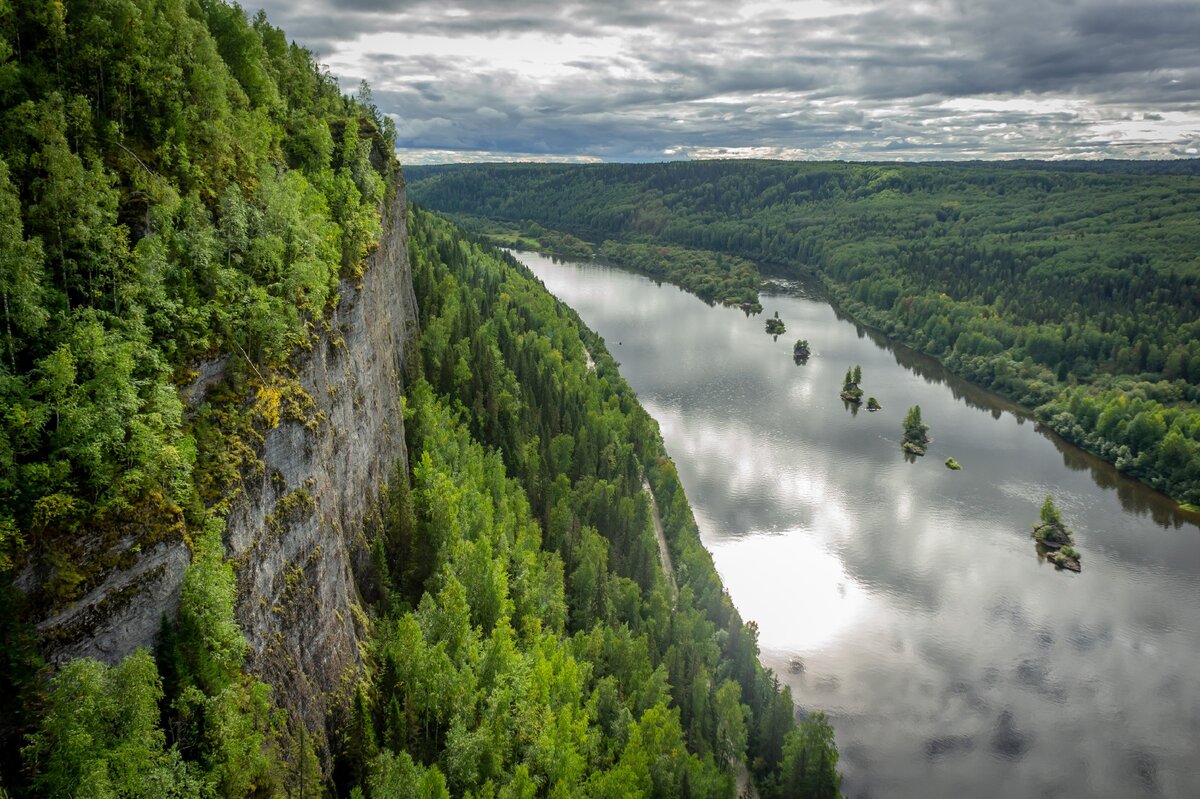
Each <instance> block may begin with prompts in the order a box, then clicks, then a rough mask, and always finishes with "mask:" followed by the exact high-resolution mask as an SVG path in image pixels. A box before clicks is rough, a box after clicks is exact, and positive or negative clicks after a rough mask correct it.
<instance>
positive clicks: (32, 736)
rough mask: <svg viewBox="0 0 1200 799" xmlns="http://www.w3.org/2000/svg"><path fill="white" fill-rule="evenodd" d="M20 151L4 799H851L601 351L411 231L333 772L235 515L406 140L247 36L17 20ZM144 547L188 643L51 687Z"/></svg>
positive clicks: (176, 635)
mask: <svg viewBox="0 0 1200 799" xmlns="http://www.w3.org/2000/svg"><path fill="white" fill-rule="evenodd" d="M0 117H2V118H3V125H2V128H0V129H2V131H3V132H2V133H0V270H2V272H0V299H2V301H3V313H4V332H3V335H4V352H3V357H2V358H0V410H2V414H0V416H2V422H0V575H2V577H3V582H4V585H3V591H2V594H0V652H2V656H0V690H3V693H4V695H5V702H4V703H3V709H2V710H0V753H2V754H0V795H3V794H7V795H9V796H13V797H40V796H46V797H67V796H95V797H168V796H178V797H193V796H195V797H214V796H227V797H244V796H294V797H312V796H322V795H338V796H358V797H366V799H385V798H390V797H441V796H455V797H458V796H471V797H479V798H480V799H482V797H535V796H556V797H563V796H596V797H614V796H657V797H675V796H714V797H732V796H734V795H735V792H736V791H737V787H738V784H739V780H743V781H744V780H745V779H753V780H754V782H755V783H756V785H757V788H758V792H759V794H760V795H761V796H764V797H776V796H778V797H784V796H788V797H792V796H812V797H833V796H837V795H838V786H839V781H840V777H839V776H838V772H837V757H838V755H837V750H836V748H835V746H834V744H833V733H832V729H831V727H830V725H829V724H828V722H827V721H825V719H824V717H823V716H822V715H821V714H820V713H811V714H809V715H807V716H806V717H805V718H804V719H803V720H802V721H801V722H800V723H799V724H798V725H797V723H796V713H795V709H794V707H793V703H792V699H791V696H790V694H789V692H788V691H787V690H786V689H784V690H781V689H780V686H779V683H778V681H777V680H776V679H775V677H774V676H773V675H772V674H771V673H770V672H768V671H765V670H764V669H763V668H762V666H761V665H760V664H759V661H758V657H757V654H758V649H757V641H756V631H755V627H754V625H753V624H750V623H745V622H743V620H742V619H741V618H740V617H739V616H738V614H737V612H736V611H735V610H734V608H733V605H732V603H731V602H730V600H729V597H728V595H727V594H726V593H725V592H724V590H723V588H722V586H721V583H720V580H719V579H718V577H717V574H716V572H715V570H714V568H713V564H712V560H711V558H710V557H709V555H708V553H707V551H706V550H705V549H704V548H703V546H702V545H701V543H700V539H699V534H698V531H697V529H696V525H695V522H694V520H693V518H692V514H691V511H690V509H689V507H688V503H687V499H686V498H685V496H684V493H683V489H682V487H681V485H680V483H679V480H678V478H677V475H676V472H675V469H674V467H673V465H672V463H671V461H670V459H669V458H668V457H667V455H666V453H665V451H664V450H663V447H662V442H661V440H660V438H659V435H658V432H657V427H656V425H655V423H654V421H653V420H652V419H650V418H649V417H648V416H647V415H646V413H645V412H644V411H643V410H642V408H641V407H640V406H639V405H638V403H637V400H636V398H635V397H634V396H633V393H632V391H631V390H630V389H629V387H628V386H627V385H626V383H625V382H624V380H623V379H622V378H621V377H620V375H619V374H618V372H617V369H616V364H615V363H614V362H613V361H612V359H611V358H610V357H609V356H608V354H607V352H606V350H605V348H604V344H603V342H602V341H600V340H599V339H598V338H597V337H596V336H595V335H594V334H592V333H591V332H590V331H588V330H587V329H586V328H585V327H584V326H583V324H582V323H581V322H580V321H579V319H578V318H577V317H576V316H575V314H574V313H573V312H572V311H570V310H569V309H568V308H566V307H565V306H563V305H561V304H560V303H558V302H557V301H555V300H554V299H553V298H552V297H551V296H550V295H549V294H548V293H547V292H546V291H545V289H544V288H543V287H542V286H541V284H540V283H538V282H537V281H536V280H535V279H534V278H532V276H531V275H530V274H529V273H528V272H527V271H526V270H525V269H524V268H523V267H521V266H520V265H519V264H517V263H516V262H515V261H513V260H512V259H510V258H508V257H506V256H504V255H502V254H501V253H499V252H497V251H494V250H490V249H488V248H485V247H481V246H480V245H478V244H474V243H471V242H469V241H467V240H466V239H464V238H463V237H462V236H461V235H460V234H459V233H458V232H457V231H456V230H455V228H454V227H453V226H452V225H451V224H450V223H448V222H446V221H445V220H443V219H440V218H438V217H436V216H433V215H432V214H428V213H425V212H422V211H419V210H415V209H414V210H412V211H411V213H410V219H409V230H410V240H409V258H410V262H411V265H412V272H413V283H414V287H415V291H416V295H417V300H418V304H419V307H420V320H419V321H420V327H421V329H422V331H423V332H422V333H421V336H420V341H419V357H418V358H417V361H418V363H417V365H416V366H415V367H414V374H413V375H410V376H409V380H408V386H407V389H408V391H407V402H406V405H405V409H404V411H403V423H404V426H405V431H406V441H407V448H408V457H407V458H406V459H403V460H401V461H399V462H397V464H396V465H395V468H394V470H393V472H392V473H391V474H390V475H385V476H381V477H386V482H387V490H386V494H385V498H384V501H383V503H382V510H381V513H380V515H381V518H380V523H379V525H378V528H377V535H375V536H374V537H373V538H372V540H370V541H369V542H367V545H366V550H367V551H368V552H369V557H370V561H371V563H370V564H369V568H368V569H367V572H369V573H370V574H371V575H372V579H371V580H370V581H369V583H365V584H363V585H361V586H360V590H361V598H362V601H363V608H362V613H363V617H362V618H361V619H356V624H358V625H359V626H360V628H361V629H363V630H366V631H367V632H368V633H369V634H368V635H366V636H365V637H364V638H363V639H362V652H360V653H359V655H360V657H361V661H362V664H363V667H362V669H361V670H360V671H359V672H358V673H354V674H348V675H344V679H345V683H346V684H345V686H344V694H345V697H346V704H345V708H344V712H342V713H340V714H339V716H338V718H337V719H331V721H330V724H331V725H332V726H331V729H329V730H328V733H329V735H328V738H327V740H328V741H329V748H328V749H326V748H324V747H323V746H322V745H321V744H320V743H317V741H321V740H326V736H325V735H323V734H321V735H317V734H316V731H315V730H311V729H308V728H306V726H305V724H304V723H303V722H298V721H297V719H296V718H293V717H291V716H290V715H289V712H288V711H287V709H286V704H287V703H286V702H283V701H282V698H281V697H280V696H279V695H278V693H277V692H276V687H275V686H273V685H271V684H268V683H267V682H265V681H264V680H263V679H261V678H260V677H258V676H256V675H255V674H253V673H251V671H250V670H249V669H248V668H247V654H248V644H247V640H246V636H245V633H244V631H243V630H242V629H240V628H239V625H238V621H237V618H236V615H235V606H236V604H237V602H238V591H239V588H238V585H237V573H236V571H235V564H233V563H231V562H230V561H229V560H228V559H227V557H226V548H225V544H224V537H223V535H224V533H225V516H226V514H227V513H228V511H229V507H230V503H231V501H233V498H234V497H236V496H237V494H238V492H239V490H240V486H241V485H242V482H243V478H244V476H245V475H246V474H248V473H252V472H253V471H254V470H255V468H261V464H258V457H259V452H260V449H261V447H262V444H263V440H264V436H265V435H266V433H267V431H269V430H271V429H273V428H275V427H277V426H278V425H280V424H281V423H284V424H286V423H306V424H314V425H315V424H320V423H321V419H319V418H318V417H317V416H313V411H312V407H311V398H309V397H306V396H305V391H304V389H303V388H302V387H301V386H300V385H299V383H298V382H297V381H296V379H295V374H296V368H297V365H298V364H300V363H302V362H304V360H305V359H306V358H309V357H312V352H313V349H314V347H318V346H322V341H324V339H323V337H327V336H330V335H332V333H331V331H330V330H329V328H328V324H327V321H328V319H329V318H330V314H331V312H332V310H333V309H335V308H336V307H337V305H338V302H339V294H338V292H339V286H344V285H346V282H345V281H349V282H350V283H351V284H352V283H353V282H354V281H356V280H358V279H360V278H361V277H362V274H363V269H364V268H366V267H365V264H366V262H365V260H364V259H365V258H366V256H368V255H369V254H370V253H372V252H373V251H374V250H375V249H376V248H377V247H378V246H379V245H380V237H381V235H382V225H381V208H383V207H386V206H387V204H388V203H389V202H390V200H391V199H392V198H394V197H395V196H396V195H395V192H396V191H398V190H399V188H400V187H401V178H400V175H399V167H398V165H397V164H396V162H395V160H394V158H393V156H392V148H393V143H394V137H395V128H394V125H393V123H392V121H391V120H390V119H389V118H387V117H386V116H384V115H382V114H381V113H380V112H379V110H378V109H377V108H376V107H375V105H374V103H373V101H372V98H371V94H370V90H369V88H368V87H366V86H365V85H363V86H361V87H359V88H358V89H357V91H356V92H355V93H353V94H351V95H346V94H343V92H342V90H341V88H340V87H339V86H338V85H337V83H336V81H335V80H334V79H333V78H332V77H331V76H330V75H329V74H328V73H327V72H325V71H324V70H323V68H322V67H321V66H320V64H319V63H318V62H317V61H316V59H315V57H314V56H313V54H312V53H310V52H308V51H307V50H305V49H303V48H301V47H299V46H297V45H296V44H294V43H293V44H289V43H288V40H287V37H286V36H285V34H284V32H283V31H281V30H279V29H277V28H275V27H273V26H272V25H271V24H270V23H269V22H268V21H267V20H266V18H265V17H264V16H263V15H261V14H259V15H257V16H254V17H248V16H247V15H246V14H245V12H243V11H242V9H241V8H239V7H238V6H236V5H229V4H226V3H224V2H221V1H220V0H109V1H107V2H103V3H94V2H82V0H80V1H78V2H76V1H73V0H67V2H61V3H60V2H54V3H40V2H38V3H34V2H10V0H0ZM750 279H751V280H753V277H752V276H751V278H750ZM219 356H221V357H227V358H228V366H227V368H226V370H225V373H224V375H223V377H222V379H221V381H220V382H219V384H218V385H216V386H214V387H213V388H210V389H209V390H208V391H207V393H206V394H205V395H204V398H203V401H202V402H200V403H199V404H198V405H196V406H195V407H193V408H185V404H184V402H183V401H182V400H181V397H180V394H181V389H182V388H183V387H184V386H186V385H189V384H191V383H192V382H193V381H194V380H195V379H196V377H197V375H196V371H195V366H196V364H198V363H200V362H202V361H205V360H207V359H212V358H216V357H219ZM310 416H312V418H309V417H310ZM395 421H396V424H399V423H400V422H401V420H400V419H397V420H395ZM406 462H407V465H406ZM256 464H258V465H257V467H256ZM293 496H295V497H299V498H298V499H296V500H295V501H296V502H297V503H300V504H302V503H303V497H301V496H300V495H299V494H298V493H297V494H295V495H293ZM656 514H658V515H659V516H661V523H662V527H663V530H664V537H665V540H666V542H667V550H668V551H667V552H665V553H660V552H659V551H658V547H657V544H656V538H655V533H654V518H655V515H656ZM117 540H119V541H121V542H122V547H123V548H122V549H121V550H120V551H121V552H122V553H123V554H121V556H120V557H122V558H129V559H134V560H136V558H137V556H138V553H139V552H141V550H142V548H143V547H146V548H149V547H152V546H155V545H156V544H157V543H159V542H162V541H164V540H175V541H182V542H183V543H184V544H186V546H187V548H188V551H189V553H190V565H188V566H187V571H186V574H185V576H184V578H183V583H182V591H181V599H180V604H179V611H178V613H177V614H176V615H175V616H174V617H167V616H164V617H163V622H162V628H161V631H160V632H159V635H158V636H157V640H156V644H155V646H154V647H153V648H152V649H139V650H138V651H136V652H135V653H134V654H132V655H130V656H128V657H126V658H124V659H122V660H120V661H118V662H115V663H111V664H105V663H102V662H100V661H97V660H93V659H90V658H78V659H74V660H70V661H67V662H64V663H58V664H56V665H51V664H49V663H47V662H46V661H45V660H43V656H42V652H43V648H44V644H45V643H46V642H45V641H43V640H40V639H39V635H40V633H39V630H38V629H37V628H36V627H35V626H34V625H33V623H32V621H31V619H33V618H35V617H36V618H44V617H46V616H48V615H49V614H51V613H53V612H54V611H56V610H58V609H61V608H67V607H70V606H71V604H72V603H73V602H75V601H76V600H78V599H79V598H80V597H82V596H83V595H85V594H86V593H87V592H88V591H90V590H92V589H93V588H94V587H95V586H96V585H97V583H98V581H99V579H100V573H101V572H102V571H103V570H105V569H108V568H112V567H113V566H114V564H113V563H103V562H97V558H96V552H97V551H111V550H112V548H111V546H108V545H107V544H105V546H107V547H108V548H107V549H106V548H104V547H102V544H104V543H105V542H108V544H111V542H113V541H117ZM667 563H671V564H673V568H670V569H666V567H665V564H667ZM19 575H24V577H22V578H21V584H20V585H17V584H16V580H17V577H18V576H19ZM30 575H32V576H30ZM301 578H302V574H300V575H297V576H296V577H295V579H301ZM289 579H291V578H290V577H289Z"/></svg>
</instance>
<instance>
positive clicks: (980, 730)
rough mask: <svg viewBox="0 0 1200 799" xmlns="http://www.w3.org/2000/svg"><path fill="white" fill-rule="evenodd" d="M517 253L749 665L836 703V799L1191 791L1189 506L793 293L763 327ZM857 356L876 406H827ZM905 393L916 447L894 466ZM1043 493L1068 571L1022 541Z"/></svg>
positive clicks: (815, 299)
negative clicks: (636, 402)
mask: <svg viewBox="0 0 1200 799" xmlns="http://www.w3.org/2000/svg"><path fill="white" fill-rule="evenodd" d="M518 257H519V258H520V259H521V260H522V261H523V262H524V263H526V264H527V265H529V266H530V268H532V269H533V271H534V272H535V273H536V274H537V275H538V276H539V277H540V278H541V279H542V280H543V281H544V282H545V283H546V285H547V286H548V287H549V289H550V290H551V291H552V292H554V294H556V295H557V296H558V297H560V298H561V299H562V300H563V301H565V302H566V303H568V304H569V305H571V306H572V307H574V308H575V309H576V310H577V311H578V312H579V313H580V315H581V316H582V317H583V319H584V321H585V322H586V323H587V324H588V325H589V326H590V327H592V328H593V329H594V330H596V331H597V332H598V333H599V334H600V335H602V336H603V337H604V338H605V341H606V343H607V345H608V349H609V350H610V351H611V352H612V354H613V356H614V357H615V358H616V359H617V360H618V361H619V362H620V364H621V371H622V373H623V374H624V376H625V377H626V379H627V380H628V381H629V383H630V384H631V385H632V386H633V388H634V389H635V390H636V391H637V394H638V397H639V398H640V400H641V402H642V404H643V405H644V406H645V407H646V410H647V411H649V412H650V413H651V414H652V415H653V416H654V417H655V418H656V419H657V420H658V421H659V424H660V426H661V428H662V433H663V438H664V439H665V441H666V445H667V449H668V451H669V452H670V453H671V456H672V457H673V458H674V460H675V462H676V464H677V466H678V468H679V474H680V477H681V479H682V481H683V484H684V488H685V489H686V491H687V493H688V498H689V499H690V500H691V503H692V507H693V508H694V510H695V513H696V520H697V522H698V523H699V526H700V530H701V533H702V535H703V539H704V543H705V545H706V546H708V548H709V549H710V550H711V551H712V553H713V557H714V559H715V561H716V565H717V569H718V571H719V572H720V574H721V577H722V579H723V580H724V581H725V585H726V586H727V588H728V589H729V591H730V593H731V595H732V597H733V600H734V603H735V604H736V605H737V607H738V609H739V610H740V611H741V613H742V615H743V616H744V617H746V618H748V619H753V620H755V621H756V622H757V623H758V625H759V628H760V644H761V648H762V653H763V661H764V662H765V663H766V664H767V665H769V666H771V667H773V668H775V670H776V671H777V672H778V673H779V675H780V677H781V679H783V680H784V681H786V682H787V683H788V684H789V685H790V686H791V688H792V691H793V695H794V697H795V699H796V702H797V704H798V705H799V706H800V707H801V708H802V709H806V710H807V709H824V710H826V711H827V712H828V713H829V715H830V716H831V718H832V720H833V724H834V728H835V730H836V733H837V740H838V744H839V747H840V750H841V754H842V760H841V763H840V765H841V767H842V770H843V772H844V774H845V783H844V786H843V787H844V792H845V794H846V795H847V796H848V797H868V796H870V797H926V796H932V797H952V796H972V797H1012V796H1021V797H1040V796H1046V797H1054V796H1064V797H1122V798H1124V797H1152V796H1168V797H1185V796H1200V759H1198V751H1197V745H1198V743H1200V668H1198V667H1197V664H1198V663H1200V591H1198V590H1197V589H1198V588H1200V579H1198V577H1197V572H1198V571H1200V568H1198V567H1200V527H1198V526H1197V519H1198V518H1200V517H1197V516H1195V515H1188V514H1182V513H1180V512H1179V511H1177V510H1176V509H1175V507H1174V505H1173V504H1172V503H1171V502H1170V501H1169V500H1167V499H1166V498H1165V497H1163V496H1162V495H1161V494H1158V493H1156V492H1153V491H1150V490H1149V489H1146V488H1145V487H1143V486H1141V485H1140V484H1138V483H1136V482H1134V481H1131V480H1128V479H1125V478H1123V477H1121V476H1120V475H1119V474H1117V473H1116V472H1115V471H1114V470H1113V469H1112V468H1111V467H1109V466H1107V465H1106V464H1104V463H1102V462H1100V461H1098V460H1096V459H1094V458H1091V457H1090V456H1088V455H1087V454H1086V453H1083V452H1081V451H1079V450H1077V449H1075V448H1073V447H1070V446H1069V445H1066V444H1063V443H1062V442H1060V441H1058V440H1056V439H1055V438H1054V437H1053V436H1051V435H1048V434H1046V433H1044V432H1042V431H1040V430H1039V429H1037V425H1036V424H1035V423H1034V422H1033V421H1032V420H1030V419H1027V418H1025V417H1024V416H1023V415H1022V414H1021V413H1020V411H1019V409H1016V408H1014V407H1013V406H1011V405H1010V404H1007V403H1005V402H1003V401H1002V400H1000V399H998V398H996V397H994V396H993V395H990V394H988V393H987V392H984V391H982V390H980V389H978V388H975V387H973V386H970V385H969V384H966V383H964V382H963V381H960V380H957V379H955V378H953V377H952V376H950V375H948V374H947V373H946V372H945V371H944V370H943V369H942V368H941V367H940V366H939V365H938V364H937V363H936V362H934V361H932V360H930V359H927V358H923V357H921V356H919V355H917V354H915V353H912V352H910V351H907V350H904V349H902V348H893V347H891V346H889V345H888V344H887V342H886V341H884V340H883V339H882V338H880V337H878V336H874V335H872V334H870V333H869V332H867V331H865V330H863V329H862V328H860V327H858V326H856V325H855V324H853V323H852V322H850V321H849V320H846V319H844V318H839V316H838V315H837V314H836V313H835V311H834V310H833V308H831V307H830V306H829V304H827V303H826V302H824V301H823V300H822V299H821V298H820V297H819V295H818V294H816V293H814V292H810V291H807V290H806V289H805V288H804V287H802V286H792V287H789V288H787V289H784V290H781V291H779V292H777V293H764V295H763V297H762V302H763V305H764V307H765V309H766V313H767V314H773V313H774V312H775V311H778V312H779V315H780V317H781V318H782V319H783V320H784V321H785V323H786V324H787V328H788V332H787V335H785V336H781V337H780V338H779V339H778V340H773V339H772V337H771V336H769V335H767V334H766V333H764V332H763V321H764V317H763V316H757V317H747V316H746V315H745V314H744V313H742V312H741V311H740V310H737V309H732V308H723V307H719V306H718V307H712V306H708V305H706V304H705V303H703V302H701V301H700V300H698V299H696V298H695V297H693V296H691V295H689V294H686V293H684V292H683V291H681V290H679V289H677V288H675V287H673V286H670V285H659V284H656V283H655V282H654V281H652V280H650V279H649V278H645V277H642V276H639V275H635V274H631V273H628V272H624V271H621V270H618V269H615V268H611V267H607V266H600V265H595V264H575V263H555V262H553V261H551V260H550V259H547V258H543V257H541V256H537V255H533V254H529V253H519V254H518ZM800 337H802V338H806V339H808V340H809V343H810V346H811V347H812V350H813V354H812V357H811V358H810V359H809V360H808V362H807V363H806V364H804V365H797V364H795V363H794V362H793V360H792V357H791V351H792V344H793V342H794V341H795V339H796V338H800ZM855 364H859V365H861V366H862V371H863V382H862V387H863V389H864V391H865V392H866V395H867V396H875V397H877V398H878V399H879V401H880V403H881V404H882V405H883V410H882V411H880V412H878V413H868V412H867V411H865V410H859V411H857V413H855V412H854V411H853V410H852V409H848V408H847V406H846V404H845V403H843V402H842V401H841V400H840V399H839V398H838V392H839V390H840V388H841V382H842V377H843V376H844V374H845V372H846V368H847V367H848V366H853V365H855ZM916 404H919V405H920V406H921V410H922V415H923V417H924V420H925V422H926V423H927V424H929V425H930V427H931V435H932V437H933V439H934V441H933V444H932V446H931V447H930V450H929V454H928V456H926V457H925V458H918V459H915V460H912V459H910V460H906V459H905V457H904V455H903V454H902V453H901V451H900V447H899V439H900V433H901V420H902V419H903V417H904V414H905V411H906V410H907V409H908V408H909V406H911V405H916ZM950 456H952V457H954V458H955V459H956V460H958V461H959V463H961V464H962V467H963V468H962V471H960V472H953V471H950V470H949V469H947V468H946V467H945V466H944V465H943V461H944V460H945V459H946V458H947V457H950ZM1047 494H1052V495H1053V496H1054V498H1055V500H1056V501H1057V503H1058V505H1059V507H1060V508H1061V509H1062V511H1063V515H1064V517H1065V518H1066V520H1067V522H1068V524H1069V525H1070V526H1071V527H1073V528H1074V530H1075V533H1076V541H1077V544H1078V548H1079V549H1080V550H1081V551H1082V552H1083V564H1084V571H1083V573H1082V574H1080V575H1074V574H1070V573H1066V572H1058V571H1056V570H1055V569H1054V567H1053V566H1051V565H1049V564H1047V563H1045V562H1043V561H1039V559H1038V557H1037V555H1036V553H1035V549H1034V545H1033V543H1032V540H1031V539H1030V535H1029V532H1030V526H1031V524H1032V523H1033V522H1034V521H1036V519H1037V515H1038V508H1039V506H1040V504H1041V501H1042V499H1043V497H1044V496H1045V495H1047ZM795 658H799V659H801V660H802V662H803V664H804V670H803V671H802V672H800V673H793V672H792V671H791V669H790V668H789V664H790V663H791V662H792V661H793V659H795Z"/></svg>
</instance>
